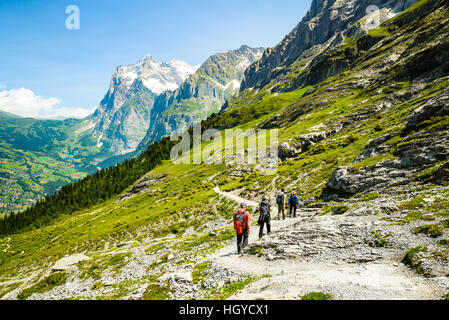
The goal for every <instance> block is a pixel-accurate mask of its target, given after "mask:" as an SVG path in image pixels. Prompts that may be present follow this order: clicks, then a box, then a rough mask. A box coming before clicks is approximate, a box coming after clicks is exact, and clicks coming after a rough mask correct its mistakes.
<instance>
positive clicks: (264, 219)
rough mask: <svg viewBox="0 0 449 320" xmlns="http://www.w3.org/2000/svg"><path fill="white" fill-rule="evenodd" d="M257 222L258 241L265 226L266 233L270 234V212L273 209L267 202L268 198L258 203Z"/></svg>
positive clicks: (265, 197)
mask: <svg viewBox="0 0 449 320" xmlns="http://www.w3.org/2000/svg"><path fill="white" fill-rule="evenodd" d="M257 211H259V220H258V221H257V223H258V224H259V226H260V227H259V239H261V238H262V237H263V228H264V226H265V225H267V233H268V234H270V232H271V212H272V211H273V209H272V208H271V205H270V202H269V201H268V197H267V196H264V197H263V199H262V202H261V203H260V206H259V208H257Z"/></svg>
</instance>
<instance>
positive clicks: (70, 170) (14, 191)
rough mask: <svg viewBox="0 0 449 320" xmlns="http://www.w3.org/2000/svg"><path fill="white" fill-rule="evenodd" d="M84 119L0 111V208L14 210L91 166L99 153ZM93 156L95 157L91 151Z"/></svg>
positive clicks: (78, 176) (93, 167)
mask: <svg viewBox="0 0 449 320" xmlns="http://www.w3.org/2000/svg"><path fill="white" fill-rule="evenodd" d="M89 133H90V127H89V122H88V121H87V120H77V119H68V120H64V121H57V120H36V119H31V118H20V117H16V116H10V115H8V116H5V115H4V114H3V113H2V114H1V115H0V179H1V182H0V206H1V208H0V211H4V212H11V211H18V210H21V209H23V208H24V207H27V206H29V205H31V204H33V203H35V201H36V199H38V198H40V197H43V196H45V195H46V194H52V193H54V192H55V191H56V190H58V189H59V188H60V187H61V186H63V185H65V184H68V183H70V182H74V181H77V180H79V179H81V178H83V177H85V176H86V175H87V174H91V173H93V172H95V171H96V169H97V167H96V163H97V162H98V161H101V160H103V159H104V158H105V157H108V155H107V154H101V152H100V148H98V147H97V141H96V140H95V139H93V138H92V137H91V135H90V134H89ZM93 155H95V156H93Z"/></svg>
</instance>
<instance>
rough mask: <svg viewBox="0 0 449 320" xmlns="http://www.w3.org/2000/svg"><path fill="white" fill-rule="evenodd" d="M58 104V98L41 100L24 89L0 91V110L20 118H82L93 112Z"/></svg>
mask: <svg viewBox="0 0 449 320" xmlns="http://www.w3.org/2000/svg"><path fill="white" fill-rule="evenodd" d="M0 90H1V87H0ZM60 103H61V100H59V99H58V98H43V97H41V96H38V95H36V94H35V93H34V92H33V91H31V90H29V89H25V88H21V89H12V90H3V91H0V110H3V111H6V112H10V113H13V114H16V115H19V116H22V117H31V118H41V119H60V118H72V117H73V118H84V117H87V116H88V115H89V114H91V113H92V112H93V110H87V109H85V108H71V107H61V106H59V105H60Z"/></svg>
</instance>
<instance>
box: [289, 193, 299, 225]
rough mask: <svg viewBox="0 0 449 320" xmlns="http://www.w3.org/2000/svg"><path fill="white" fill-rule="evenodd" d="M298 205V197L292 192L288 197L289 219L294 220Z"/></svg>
mask: <svg viewBox="0 0 449 320" xmlns="http://www.w3.org/2000/svg"><path fill="white" fill-rule="evenodd" d="M298 205H299V199H298V196H297V195H296V192H295V191H293V192H292V194H291V195H290V197H289V198H288V206H289V207H290V211H289V217H290V218H292V217H293V218H296V209H297V208H298ZM292 213H293V215H292Z"/></svg>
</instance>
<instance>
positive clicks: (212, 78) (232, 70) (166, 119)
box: [138, 46, 264, 151]
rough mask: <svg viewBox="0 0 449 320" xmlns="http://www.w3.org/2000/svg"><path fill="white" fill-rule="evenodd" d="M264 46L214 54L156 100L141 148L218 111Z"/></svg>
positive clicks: (259, 55)
mask: <svg viewBox="0 0 449 320" xmlns="http://www.w3.org/2000/svg"><path fill="white" fill-rule="evenodd" d="M263 50H264V49H263V48H255V49H253V48H250V47H248V46H242V47H240V48H239V49H238V50H231V51H228V52H226V53H218V54H215V55H213V56H211V57H210V58H209V59H207V60H206V62H205V63H204V64H203V65H202V66H201V67H200V68H199V69H198V71H197V72H196V73H195V74H193V75H192V76H190V77H189V78H188V79H187V80H186V81H185V82H184V83H183V84H182V85H181V86H180V88H179V89H177V90H175V91H166V92H164V93H163V94H161V95H160V96H158V97H157V98H156V99H155V103H154V107H153V109H152V111H151V119H150V126H149V129H148V132H147V134H146V136H145V138H144V139H143V140H142V142H141V144H140V145H139V147H138V150H140V151H143V150H145V149H146V148H147V147H148V146H149V145H150V144H151V143H153V142H154V141H157V140H159V139H160V138H162V137H164V136H166V135H169V134H171V133H172V132H174V131H177V130H181V131H182V130H184V129H186V128H187V127H188V126H190V125H192V124H193V123H195V122H197V121H200V120H202V119H205V118H207V117H208V116H209V115H211V114H213V113H217V112H218V111H219V110H220V108H221V106H222V105H223V103H224V102H225V101H226V100H227V99H228V98H229V97H231V96H232V95H233V94H235V93H237V92H238V91H239V89H240V83H241V81H242V79H243V76H244V72H245V70H246V68H247V67H249V66H250V65H251V64H252V63H254V62H255V61H257V60H258V59H260V58H261V56H262V52H263Z"/></svg>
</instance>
